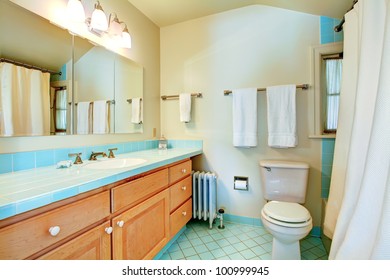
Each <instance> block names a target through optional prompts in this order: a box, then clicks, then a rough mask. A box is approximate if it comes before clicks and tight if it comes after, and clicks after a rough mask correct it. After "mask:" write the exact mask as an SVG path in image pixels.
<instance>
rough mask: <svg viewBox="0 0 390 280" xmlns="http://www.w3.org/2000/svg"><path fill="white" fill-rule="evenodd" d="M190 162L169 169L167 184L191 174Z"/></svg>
mask: <svg viewBox="0 0 390 280" xmlns="http://www.w3.org/2000/svg"><path fill="white" fill-rule="evenodd" d="M191 169H192V164H191V160H188V161H185V162H183V163H180V164H178V165H175V166H172V167H169V183H174V182H176V181H178V180H180V179H181V178H184V177H186V176H188V175H189V174H191Z"/></svg>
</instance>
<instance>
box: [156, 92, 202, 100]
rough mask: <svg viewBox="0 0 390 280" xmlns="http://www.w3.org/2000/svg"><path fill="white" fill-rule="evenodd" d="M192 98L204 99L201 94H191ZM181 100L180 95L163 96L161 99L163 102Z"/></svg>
mask: <svg viewBox="0 0 390 280" xmlns="http://www.w3.org/2000/svg"><path fill="white" fill-rule="evenodd" d="M191 96H192V97H198V98H201V97H203V94H202V93H201V92H196V93H191ZM176 98H179V95H162V96H161V99H162V100H167V99H176Z"/></svg>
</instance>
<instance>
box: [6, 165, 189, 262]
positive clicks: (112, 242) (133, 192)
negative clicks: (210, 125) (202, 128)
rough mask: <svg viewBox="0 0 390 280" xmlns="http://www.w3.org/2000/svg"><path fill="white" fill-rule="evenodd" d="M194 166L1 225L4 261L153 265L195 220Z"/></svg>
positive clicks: (145, 176) (165, 170)
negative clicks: (150, 262)
mask: <svg viewBox="0 0 390 280" xmlns="http://www.w3.org/2000/svg"><path fill="white" fill-rule="evenodd" d="M191 168H192V167H191V160H190V159H186V160H183V161H180V162H177V163H174V164H170V165H168V166H164V167H161V168H157V169H155V170H151V171H148V172H145V173H142V174H139V175H136V176H133V177H132V178H128V179H125V180H122V181H120V182H117V183H113V184H110V185H108V186H104V187H102V188H99V189H97V190H94V191H91V192H89V193H85V194H82V195H78V196H76V197H72V198H69V199H66V200H64V201H60V202H57V203H54V204H52V205H47V206H44V207H41V208H39V209H36V210H33V211H30V212H27V213H24V214H20V215H17V216H14V217H11V218H9V219H6V220H3V221H1V222H0V259H119V260H121V259H152V258H153V257H154V256H155V255H156V254H157V253H158V252H160V250H161V249H162V248H164V246H165V245H166V244H167V243H168V242H169V240H170V239H171V238H172V237H173V236H175V234H176V233H177V232H178V231H179V230H180V229H181V228H182V227H183V226H184V225H185V224H186V223H187V222H188V221H189V220H190V219H191V217H192V199H191V197H192V180H191Z"/></svg>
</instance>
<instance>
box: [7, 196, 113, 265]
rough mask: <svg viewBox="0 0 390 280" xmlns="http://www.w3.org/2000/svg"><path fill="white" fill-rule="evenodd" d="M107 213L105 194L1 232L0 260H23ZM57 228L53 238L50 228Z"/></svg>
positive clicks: (106, 197) (108, 210)
mask: <svg viewBox="0 0 390 280" xmlns="http://www.w3.org/2000/svg"><path fill="white" fill-rule="evenodd" d="M109 214H110V198H109V193H108V191H106V192H103V193H100V194H96V195H94V196H91V197H88V198H85V199H83V200H80V201H76V202H74V203H71V204H68V205H65V206H62V207H60V208H58V209H55V210H52V211H49V212H47V213H44V214H41V215H38V216H36V217H33V218H30V219H27V220H24V221H22V222H19V223H16V224H13V225H10V226H8V227H5V228H3V229H1V230H0V259H14V260H15V259H24V258H27V257H29V256H31V255H32V254H34V253H36V252H39V251H40V250H42V249H44V248H46V247H48V246H50V245H52V244H54V243H56V242H58V241H60V240H62V239H64V238H66V237H68V236H70V235H72V234H74V233H76V232H78V231H80V230H82V229H84V228H86V227H88V226H89V225H91V224H93V223H95V222H98V221H99V220H102V219H103V218H105V217H107V216H108V215H109ZM52 227H59V229H60V231H59V233H58V234H57V235H56V236H52V235H51V234H50V232H49V229H50V228H52Z"/></svg>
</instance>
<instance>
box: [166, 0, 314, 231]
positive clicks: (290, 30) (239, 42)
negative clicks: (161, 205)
mask: <svg viewBox="0 0 390 280" xmlns="http://www.w3.org/2000/svg"><path fill="white" fill-rule="evenodd" d="M318 43H319V18H318V17H317V16H312V15H308V14H303V13H298V12H292V11H288V10H283V9H277V8H271V7H267V6H260V5H254V6H249V7H245V8H241V9H237V10H232V11H229V12H225V13H220V14H216V15H212V16H208V17H204V18H200V19H196V20H192V21H188V22H184V23H181V24H176V25H172V26H168V27H164V28H162V29H161V92H162V93H163V94H177V93H181V92H202V93H203V95H204V97H203V98H197V99H193V112H192V122H190V123H188V124H184V123H181V122H180V121H179V104H178V101H177V100H169V101H161V130H162V133H163V134H164V135H165V136H166V137H167V138H197V139H203V140H204V155H203V157H202V158H201V159H198V160H196V161H195V169H204V170H211V171H214V172H216V173H217V175H218V178H219V181H218V206H219V207H225V208H226V213H229V214H233V215H239V216H246V217H254V218H260V210H261V208H262V206H263V204H264V200H263V198H262V191H261V183H260V172H259V165H258V161H259V160H260V159H289V160H302V161H305V162H308V163H309V164H310V166H311V169H310V179H309V186H308V191H307V199H306V206H307V208H308V209H309V210H310V212H311V214H312V216H313V218H314V224H315V226H319V225H320V219H321V217H320V213H321V200H320V193H321V191H320V188H321V186H320V183H321V182H320V180H321V176H320V164H321V161H320V152H321V142H320V141H318V140H310V139H308V135H309V133H310V129H309V128H310V127H311V126H312V125H313V123H312V119H313V114H312V112H313V111H312V110H313V108H312V107H313V103H312V100H313V99H312V98H311V97H310V95H312V94H313V92H312V90H307V91H301V90H298V93H297V107H298V108H297V112H298V116H297V121H298V136H299V145H298V147H297V148H293V149H272V148H269V147H268V146H267V123H266V96H265V94H264V93H259V98H258V108H259V115H258V120H259V121H258V132H259V141H258V147H257V148H252V149H242V148H234V147H233V146H232V118H233V116H232V97H231V96H224V95H223V90H224V89H234V88H240V87H266V86H268V85H278V84H289V83H293V84H301V83H311V81H310V79H311V74H310V73H311V69H310V68H311V67H310V65H311V64H310V46H311V45H316V44H318ZM235 175H237V176H247V177H249V191H248V192H245V191H237V190H234V189H233V176H235Z"/></svg>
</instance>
